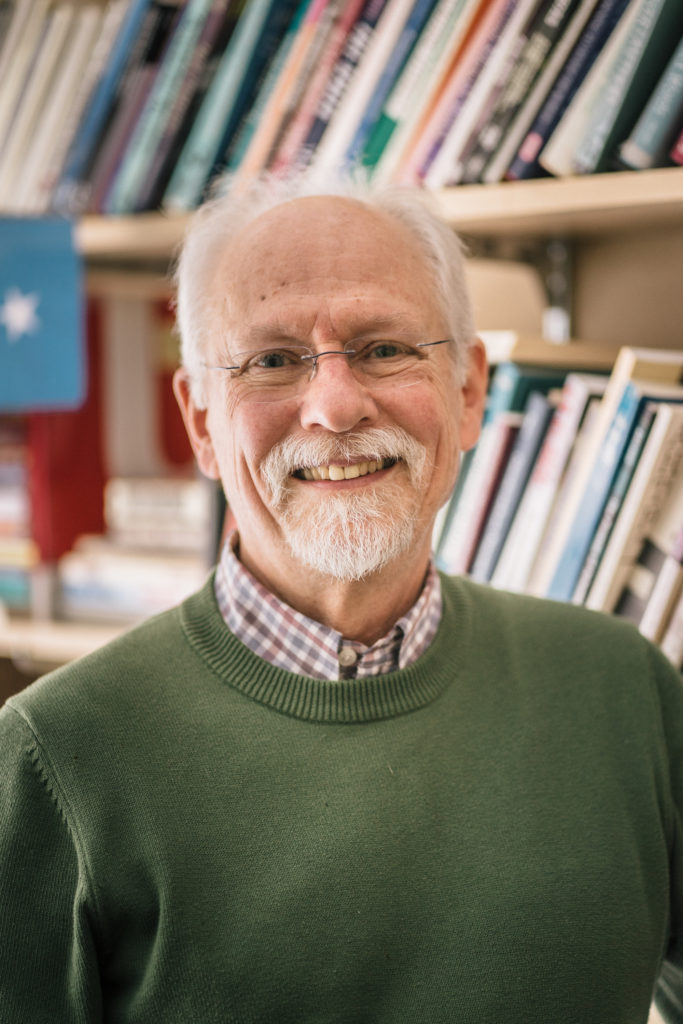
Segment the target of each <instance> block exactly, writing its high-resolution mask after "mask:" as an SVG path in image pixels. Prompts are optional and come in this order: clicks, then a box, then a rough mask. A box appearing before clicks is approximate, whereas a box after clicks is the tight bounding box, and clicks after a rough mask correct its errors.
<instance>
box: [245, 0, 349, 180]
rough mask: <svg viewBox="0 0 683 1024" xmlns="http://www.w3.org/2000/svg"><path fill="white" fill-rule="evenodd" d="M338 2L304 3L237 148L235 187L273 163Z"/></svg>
mask: <svg viewBox="0 0 683 1024" xmlns="http://www.w3.org/2000/svg"><path fill="white" fill-rule="evenodd" d="M337 7H338V4H337V3H336V2H334V0H303V2H302V3H300V4H299V6H298V8H297V10H296V12H295V14H294V17H293V18H292V21H291V22H290V24H289V27H288V30H287V32H286V34H285V36H284V38H283V39H282V42H281V44H280V47H279V49H278V51H277V54H276V55H275V57H274V58H273V60H272V61H271V64H270V67H269V68H268V72H267V74H266V76H265V78H264V81H263V84H262V86H261V88H260V89H259V92H258V95H257V97H256V98H255V100H254V102H253V103H252V105H251V108H250V110H249V113H248V114H247V116H246V118H245V120H244V123H243V125H242V128H241V129H240V132H239V135H238V137H237V139H236V140H235V143H234V145H233V146H232V148H231V152H230V161H229V169H230V170H231V187H232V188H237V189H239V187H240V185H241V183H242V182H246V181H247V180H248V179H249V178H251V177H253V176H254V175H257V174H259V173H260V172H261V171H263V170H264V169H265V168H266V167H267V166H268V163H269V160H270V157H271V154H272V153H273V151H274V149H275V147H276V145H277V143H278V141H279V139H280V138H281V136H282V134H283V133H284V131H285V129H286V125H287V123H288V121H289V118H290V117H291V116H292V115H293V113H294V111H295V109H296V108H297V106H298V104H299V102H300V101H301V99H302V96H303V93H304V91H305V89H306V86H307V83H308V80H309V78H310V76H311V74H312V73H313V68H314V66H315V64H316V63H317V61H318V59H319V57H320V54H321V53H322V49H323V47H324V45H325V43H326V42H327V39H328V37H329V34H330V32H331V29H332V26H333V24H334V20H335V18H336V15H337Z"/></svg>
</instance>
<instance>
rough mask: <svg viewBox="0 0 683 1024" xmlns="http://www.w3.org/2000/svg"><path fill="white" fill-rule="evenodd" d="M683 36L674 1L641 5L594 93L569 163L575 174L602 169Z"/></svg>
mask: <svg viewBox="0 0 683 1024" xmlns="http://www.w3.org/2000/svg"><path fill="white" fill-rule="evenodd" d="M681 33H683V5H681V3H680V2H679V0H646V2H645V3H644V4H643V6H642V8H641V9H640V11H639V13H638V15H637V17H636V20H635V22H634V24H633V27H632V29H631V31H630V33H629V34H628V37H627V39H626V40H625V42H624V45H623V46H622V48H621V50H620V52H619V54H618V56H617V59H616V60H615V61H614V63H613V64H612V65H611V67H610V75H609V80H608V82H607V84H606V87H605V88H604V89H603V90H602V91H601V92H600V94H599V97H598V100H597V103H596V106H595V108H594V110H593V112H592V113H591V116H590V117H589V119H588V121H587V123H586V126H585V128H584V131H583V133H582V136H581V139H580V141H579V144H578V146H577V148H576V150H575V153H574V157H573V160H572V164H573V168H574V170H575V171H577V172H578V173H580V174H587V173H591V172H595V171H601V170H606V169H608V167H609V166H611V164H610V161H612V159H613V157H614V156H615V154H616V151H617V147H618V145H619V144H620V143H621V142H622V141H623V140H624V139H625V138H626V137H627V136H628V134H629V132H630V131H631V129H632V127H633V125H634V123H635V121H636V120H637V118H638V116H639V114H640V112H641V111H642V109H643V106H644V105H645V103H646V102H647V99H648V97H649V96H650V94H651V93H652V91H653V90H654V88H655V86H656V84H657V80H658V78H659V75H660V73H661V68H662V64H663V63H666V62H667V61H668V60H669V58H670V57H671V55H672V53H673V52H674V50H675V48H676V45H677V43H678V41H679V40H680V37H681Z"/></svg>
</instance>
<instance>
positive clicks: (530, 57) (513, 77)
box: [459, 0, 578, 184]
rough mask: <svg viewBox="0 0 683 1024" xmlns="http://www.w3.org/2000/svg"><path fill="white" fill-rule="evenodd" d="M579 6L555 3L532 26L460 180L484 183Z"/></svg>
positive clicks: (481, 125)
mask: <svg viewBox="0 0 683 1024" xmlns="http://www.w3.org/2000/svg"><path fill="white" fill-rule="evenodd" d="M577 6H578V4H577V2H576V0H553V2H552V3H550V5H549V6H548V7H547V8H546V9H545V10H544V11H543V13H542V16H541V18H540V20H538V18H536V19H534V21H533V22H532V23H531V24H530V25H529V26H528V28H527V30H526V31H525V33H524V35H523V37H522V38H523V42H522V41H521V40H520V44H519V46H518V49H517V52H513V53H512V54H511V55H510V60H509V62H508V65H507V67H506V68H505V69H503V71H502V74H501V78H500V80H499V82H498V84H497V86H496V88H495V91H494V102H493V107H492V109H490V110H488V111H486V114H485V120H483V121H480V123H479V124H478V125H477V126H476V127H475V130H474V133H473V141H472V144H471V145H469V146H468V147H467V149H468V150H469V152H468V153H467V155H466V156H465V157H464V158H463V161H462V163H463V166H462V171H461V174H460V177H459V180H460V181H461V182H462V183H464V184H468V183H474V182H477V181H480V180H481V177H482V175H483V173H484V170H485V168H486V165H487V163H488V161H489V160H490V159H491V157H492V156H493V155H494V153H495V152H496V150H497V149H498V147H499V145H500V144H501V142H502V140H503V137H504V135H505V132H506V131H507V129H508V126H509V125H510V123H511V122H512V119H513V117H514V116H515V114H516V113H517V111H518V110H519V108H520V106H521V104H522V102H523V100H524V98H525V96H526V95H527V94H528V93H529V92H530V90H531V89H532V88H533V85H534V83H535V81H536V78H537V77H538V75H539V74H540V72H541V70H542V68H543V66H544V64H545V62H546V60H547V59H548V55H549V54H550V52H551V51H552V48H553V46H554V45H555V43H556V42H557V40H558V38H559V37H560V36H561V34H562V33H563V32H564V31H565V30H566V27H567V23H568V21H569V19H570V18H571V16H572V15H573V14H574V12H575V10H576V8H577Z"/></svg>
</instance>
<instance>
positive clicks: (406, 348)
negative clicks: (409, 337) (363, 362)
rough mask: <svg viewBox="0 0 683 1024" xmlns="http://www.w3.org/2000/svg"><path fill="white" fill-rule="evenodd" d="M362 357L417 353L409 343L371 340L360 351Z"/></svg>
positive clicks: (382, 357)
mask: <svg viewBox="0 0 683 1024" xmlns="http://www.w3.org/2000/svg"><path fill="white" fill-rule="evenodd" d="M360 355H361V358H362V359H377V360H384V359H397V358H405V357H406V356H413V355H418V353H417V352H416V350H415V349H414V348H412V347H411V346H410V345H405V344H403V342H400V341H373V342H371V343H370V344H369V345H366V346H365V347H364V348H363V350H362V351H361V353H360Z"/></svg>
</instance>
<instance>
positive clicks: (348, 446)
mask: <svg viewBox="0 0 683 1024" xmlns="http://www.w3.org/2000/svg"><path fill="white" fill-rule="evenodd" d="M380 459H394V460H401V461H402V462H404V463H405V464H406V466H407V468H408V471H409V474H410V478H411V483H412V484H413V486H415V487H417V486H419V485H420V482H421V480H422V477H423V474H424V470H425V466H426V462H427V449H426V448H425V447H424V445H422V444H420V442H419V441H416V440H415V438H414V437H412V436H411V435H410V434H409V433H408V432H407V431H405V430H403V429H402V428H401V427H370V428H368V429H367V430H363V431H356V432H355V433H349V434H344V435H342V436H339V437H335V436H334V435H331V436H324V437H290V438H286V439H285V440H284V441H281V442H280V443H279V444H276V445H275V446H274V447H273V448H271V450H270V451H269V452H268V455H267V456H266V457H265V459H264V460H263V462H262V463H261V475H262V477H263V480H264V482H265V483H266V485H267V487H268V488H269V490H270V492H271V494H272V496H273V499H274V500H275V501H279V500H281V499H282V496H283V493H284V489H285V487H286V485H287V482H288V480H289V477H290V476H291V475H292V473H294V472H296V470H298V469H303V468H305V467H309V466H329V465H345V464H347V463H349V462H357V461H361V462H371V461H373V460H374V461H378V460H380Z"/></svg>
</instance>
